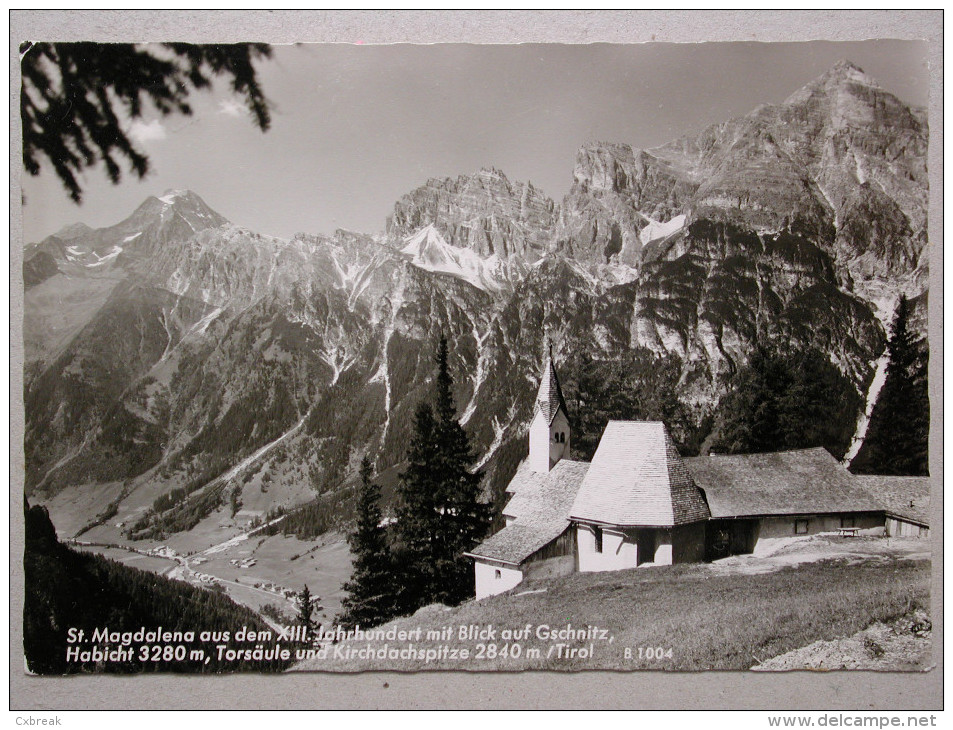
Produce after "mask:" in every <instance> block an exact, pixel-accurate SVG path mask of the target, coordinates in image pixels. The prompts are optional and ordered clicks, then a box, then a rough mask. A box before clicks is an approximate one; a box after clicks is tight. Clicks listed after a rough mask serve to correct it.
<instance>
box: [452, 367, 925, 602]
mask: <svg viewBox="0 0 953 730" xmlns="http://www.w3.org/2000/svg"><path fill="white" fill-rule="evenodd" d="M570 445H571V432H570V426H569V413H568V409H567V407H566V401H565V399H564V398H563V394H562V391H561V389H560V386H559V378H558V376H557V374H556V368H555V365H554V364H553V361H552V356H551V355H550V357H549V358H548V359H547V361H546V363H545V365H544V368H543V377H542V381H541V383H540V386H539V392H538V394H537V397H536V404H535V410H534V415H533V420H532V422H531V424H530V429H529V456H528V458H527V459H525V460H524V461H523V462H522V463H521V464H520V466H519V468H518V469H517V472H516V474H515V475H514V477H513V479H512V480H511V482H510V484H509V486H508V487H507V489H506V491H507V493H508V494H509V495H510V499H509V502H508V503H507V505H506V507H505V508H504V510H503V517H504V520H505V525H504V527H503V528H502V529H501V530H500V531H499V532H497V533H495V534H494V535H491V536H490V537H489V538H487V539H486V540H485V541H483V542H482V543H481V544H480V545H478V546H477V547H475V548H474V549H473V550H472V551H471V552H469V553H467V555H468V556H469V557H471V558H472V559H473V561H474V576H475V581H476V597H477V599H480V598H484V597H486V596H489V595H494V594H497V593H501V592H503V591H507V590H509V589H511V588H513V587H514V586H516V585H517V584H519V583H520V582H521V581H522V580H523V579H524V578H525V577H528V576H534V577H552V576H560V575H568V574H570V573H573V572H577V571H581V572H589V571H607V570H622V569H626V568H635V567H639V566H644V565H670V564H672V563H686V562H700V561H705V560H714V559H717V558H722V557H727V556H729V555H736V554H743V553H756V554H757V553H765V552H770V550H771V549H772V547H773V546H776V545H777V543H778V541H779V540H786V539H789V538H792V537H798V536H810V535H816V534H819V533H825V532H839V533H842V534H848V535H856V534H864V535H904V536H908V535H916V536H926V535H927V534H928V531H929V525H928V522H927V514H928V511H929V510H928V508H929V479H928V478H925V477H879V476H877V477H860V476H855V475H853V474H851V473H850V472H849V471H847V469H846V468H845V467H844V466H843V465H841V464H840V463H839V462H838V461H837V460H836V459H834V457H832V456H831V455H830V454H829V453H828V452H827V451H826V450H825V449H823V448H815V449H802V450H796V451H785V452H778V453H764V454H744V455H732V456H723V455H711V456H699V457H693V458H682V456H681V455H680V454H679V453H678V449H677V448H676V447H675V444H674V442H673V441H672V439H671V437H670V436H669V434H668V431H667V430H666V428H665V424H663V423H661V422H648V421H610V422H609V423H608V425H607V426H606V429H605V431H604V432H603V434H602V438H601V440H600V442H599V445H598V448H597V449H596V453H595V455H594V456H593V458H592V461H591V462H582V461H573V460H571V459H569V458H568V456H569V449H570Z"/></svg>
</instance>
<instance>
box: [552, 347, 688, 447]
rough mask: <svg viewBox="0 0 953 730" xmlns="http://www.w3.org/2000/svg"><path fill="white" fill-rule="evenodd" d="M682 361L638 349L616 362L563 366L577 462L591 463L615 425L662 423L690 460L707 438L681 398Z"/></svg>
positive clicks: (574, 361) (582, 358) (576, 359)
mask: <svg viewBox="0 0 953 730" xmlns="http://www.w3.org/2000/svg"><path fill="white" fill-rule="evenodd" d="M681 370H682V367H681V361H680V359H679V358H678V356H677V355H669V356H666V357H659V356H658V355H656V354H655V353H653V352H651V351H650V350H647V349H645V348H637V349H635V350H631V351H629V352H627V353H625V354H624V355H623V356H621V357H620V358H617V359H614V360H595V359H593V358H592V357H589V356H588V355H585V354H579V355H575V356H573V357H572V358H571V359H570V360H568V361H567V362H566V363H565V364H564V365H563V366H561V367H560V376H561V380H563V385H564V387H563V394H564V395H565V397H566V405H567V406H568V408H569V417H570V421H571V425H572V457H573V458H574V459H579V460H581V461H590V460H591V459H592V456H593V454H595V452H596V447H597V446H598V445H599V439H601V438H602V432H603V431H604V430H605V427H606V424H607V423H608V422H609V421H610V420H623V421H629V420H632V421H662V422H663V423H664V424H665V425H666V427H667V428H668V430H669V433H670V434H671V435H672V438H673V439H674V440H675V443H676V444H677V445H678V448H679V451H680V452H681V453H682V454H684V455H686V456H690V455H692V454H697V453H698V447H699V443H700V441H701V438H703V436H704V434H703V433H701V432H700V430H699V428H698V427H697V426H696V424H695V418H694V416H693V414H692V412H691V409H690V408H689V407H688V406H687V405H685V404H684V403H682V402H681V400H680V399H679V395H678V393H679V390H678V385H679V377H680V376H681Z"/></svg>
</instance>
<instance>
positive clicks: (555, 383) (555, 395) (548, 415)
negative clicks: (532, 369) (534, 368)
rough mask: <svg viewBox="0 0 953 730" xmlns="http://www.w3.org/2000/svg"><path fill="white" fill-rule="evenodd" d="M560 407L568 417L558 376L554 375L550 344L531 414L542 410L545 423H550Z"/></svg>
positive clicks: (554, 369)
mask: <svg viewBox="0 0 953 730" xmlns="http://www.w3.org/2000/svg"><path fill="white" fill-rule="evenodd" d="M560 408H562V409H563V413H565V414H566V416H567V417H568V416H569V409H568V408H566V401H565V399H564V398H563V391H562V389H561V388H560V387H559V377H558V376H557V375H556V366H555V365H554V364H553V349H552V347H551V346H550V347H549V348H548V351H547V353H546V364H545V365H543V378H542V380H541V381H540V384H539V392H538V393H537V394H536V406H535V408H534V410H533V415H534V416H535V415H536V411H542V413H543V418H545V419H546V423H547V425H552V422H553V419H554V418H555V417H556V413H557V412H558V411H559V409H560Z"/></svg>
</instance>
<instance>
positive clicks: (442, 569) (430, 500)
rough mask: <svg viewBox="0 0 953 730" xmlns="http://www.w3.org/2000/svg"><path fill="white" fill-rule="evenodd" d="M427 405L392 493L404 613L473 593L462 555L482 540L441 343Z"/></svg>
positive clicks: (483, 526)
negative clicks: (395, 494)
mask: <svg viewBox="0 0 953 730" xmlns="http://www.w3.org/2000/svg"><path fill="white" fill-rule="evenodd" d="M436 360H437V378H436V381H435V393H434V406H431V405H430V403H427V402H424V403H421V404H420V405H419V406H418V408H417V412H416V414H415V416H414V430H413V436H412V439H411V443H410V448H409V450H408V453H407V460H408V462H409V463H408V466H407V468H406V470H405V471H404V473H403V475H402V476H401V481H400V485H399V487H398V500H399V504H398V510H397V523H396V534H397V546H396V548H397V559H396V563H397V564H398V565H400V566H401V570H402V576H403V580H402V588H403V590H404V593H403V599H404V600H402V601H400V602H399V603H400V606H401V609H402V611H403V612H407V611H412V610H414V609H415V608H418V607H420V606H424V605H427V604H430V603H438V602H439V603H447V604H456V603H459V602H460V601H462V600H464V599H466V598H468V597H470V596H472V595H473V568H472V564H471V562H470V559H469V558H466V557H465V556H464V552H466V551H467V550H470V549H471V548H473V547H474V546H475V545H476V544H477V543H478V542H479V540H480V539H482V538H483V537H484V536H485V535H486V532H487V530H488V528H489V524H490V506H489V505H487V504H485V503H483V502H482V501H481V500H480V475H479V474H474V473H471V471H470V467H471V466H472V464H473V461H474V457H473V453H472V451H471V449H470V443H469V439H468V438H467V435H466V432H465V431H464V429H463V427H462V426H461V425H460V422H459V421H458V420H457V417H456V408H455V405H454V402H453V395H452V392H453V389H452V388H453V379H452V377H451V376H450V371H449V365H448V355H447V342H446V339H445V338H444V339H441V341H440V345H439V347H438V350H437V358H436Z"/></svg>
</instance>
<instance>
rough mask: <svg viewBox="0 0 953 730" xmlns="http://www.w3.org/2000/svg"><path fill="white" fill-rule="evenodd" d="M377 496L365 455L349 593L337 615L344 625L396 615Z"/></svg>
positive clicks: (352, 540)
mask: <svg viewBox="0 0 953 730" xmlns="http://www.w3.org/2000/svg"><path fill="white" fill-rule="evenodd" d="M380 498H381V490H380V487H379V486H378V485H377V484H376V483H375V482H374V480H373V479H372V478H371V462H370V459H368V458H367V457H366V456H365V457H364V459H363V460H362V461H361V486H360V492H359V493H358V497H357V521H356V523H355V525H354V529H353V531H352V532H351V533H350V534H349V535H348V544H349V545H350V547H351V555H352V556H353V557H354V564H353V570H352V573H351V580H350V581H348V582H347V583H345V584H344V590H345V591H346V592H347V594H348V595H347V596H346V597H345V598H344V600H343V601H342V607H343V610H342V612H341V615H340V616H339V617H338V618H337V623H338V624H339V625H340V626H344V627H345V628H352V627H354V626H364V627H370V626H377V625H378V624H381V623H383V622H385V621H387V620H388V619H390V618H392V617H393V616H394V615H395V613H394V611H395V608H396V599H395V595H396V590H395V587H394V585H395V583H394V566H393V564H392V562H391V554H390V550H389V548H388V544H387V530H386V528H385V527H384V526H383V524H382V522H383V515H382V514H381V508H380Z"/></svg>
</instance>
